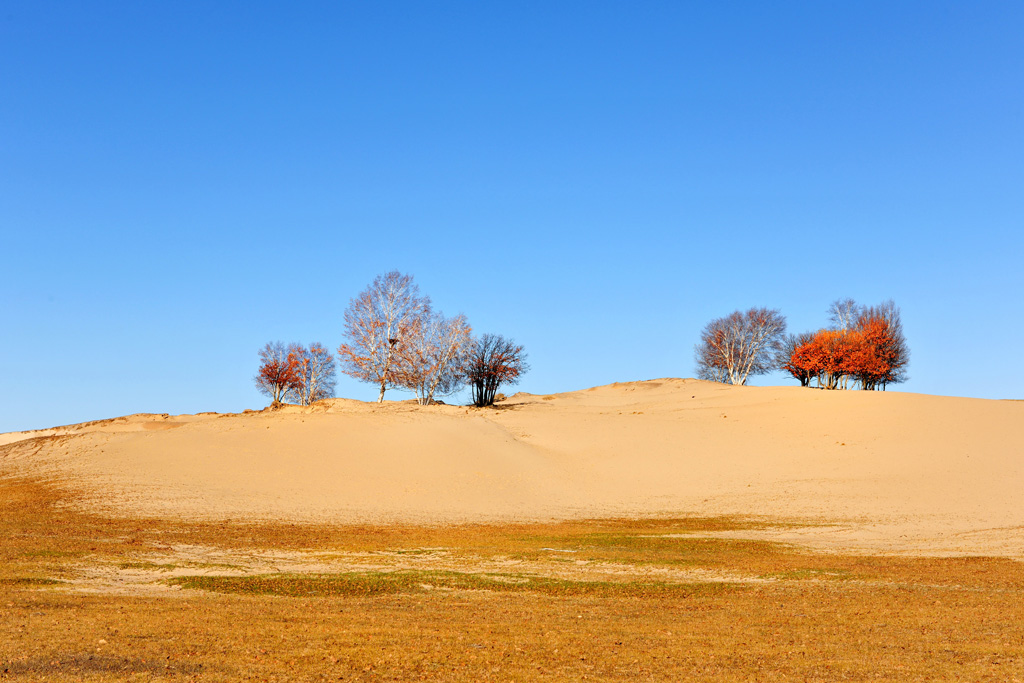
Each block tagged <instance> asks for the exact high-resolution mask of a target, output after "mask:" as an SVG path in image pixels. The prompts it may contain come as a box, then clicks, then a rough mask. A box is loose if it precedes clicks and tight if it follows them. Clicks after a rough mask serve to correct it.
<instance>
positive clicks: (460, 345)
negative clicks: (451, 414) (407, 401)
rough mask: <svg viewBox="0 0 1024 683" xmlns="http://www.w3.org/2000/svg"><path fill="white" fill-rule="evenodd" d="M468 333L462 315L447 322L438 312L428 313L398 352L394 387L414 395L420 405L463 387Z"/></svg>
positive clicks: (468, 340) (468, 328)
mask: <svg viewBox="0 0 1024 683" xmlns="http://www.w3.org/2000/svg"><path fill="white" fill-rule="evenodd" d="M471 332H472V329H471V328H470V326H469V323H468V322H467V321H466V316H464V315H457V316H455V317H454V318H446V317H445V316H444V314H442V313H440V312H437V313H433V312H431V313H428V314H427V315H426V316H424V323H423V325H422V327H421V328H420V330H419V334H417V335H416V336H415V337H413V338H411V339H409V340H408V341H407V342H406V343H405V344H403V345H402V346H401V347H400V348H399V353H400V355H401V363H400V368H401V370H400V371H399V372H398V376H397V384H399V385H400V386H402V387H404V388H406V389H409V390H411V391H413V392H414V393H415V394H416V401H417V402H418V403H419V404H420V405H430V404H431V402H432V401H433V400H434V396H445V395H447V394H451V393H454V392H456V391H458V390H459V388H460V387H461V386H462V385H464V384H465V383H466V372H465V371H466V361H467V358H468V352H469V348H470V345H471V343H472V340H471V338H470V334H471Z"/></svg>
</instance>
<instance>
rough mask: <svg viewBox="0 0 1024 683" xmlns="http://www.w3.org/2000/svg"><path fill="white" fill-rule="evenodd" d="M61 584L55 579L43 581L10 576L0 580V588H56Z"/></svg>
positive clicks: (36, 578)
mask: <svg viewBox="0 0 1024 683" xmlns="http://www.w3.org/2000/svg"><path fill="white" fill-rule="evenodd" d="M60 583H63V581H58V580H57V579H44V578H41V577H38V576H10V577H3V578H0V586H21V587H30V586H56V585H57V584H60Z"/></svg>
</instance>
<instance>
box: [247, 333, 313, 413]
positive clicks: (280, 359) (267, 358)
mask: <svg viewBox="0 0 1024 683" xmlns="http://www.w3.org/2000/svg"><path fill="white" fill-rule="evenodd" d="M300 348H301V347H299V346H298V345H296V344H289V345H288V347H287V348H285V346H284V344H282V343H281V342H269V343H267V345H266V346H264V347H263V348H262V349H261V350H260V367H259V370H258V371H257V373H256V377H254V378H253V379H254V381H255V382H256V389H257V390H259V392H260V393H261V394H263V395H264V396H268V397H269V398H270V400H271V404H272V405H276V404H278V403H281V402H282V401H284V399H285V397H286V396H287V395H288V394H289V393H290V392H292V391H295V390H296V389H297V388H298V387H299V386H300V384H301V381H302V380H301V378H300V376H299V361H298V351H299V349H300Z"/></svg>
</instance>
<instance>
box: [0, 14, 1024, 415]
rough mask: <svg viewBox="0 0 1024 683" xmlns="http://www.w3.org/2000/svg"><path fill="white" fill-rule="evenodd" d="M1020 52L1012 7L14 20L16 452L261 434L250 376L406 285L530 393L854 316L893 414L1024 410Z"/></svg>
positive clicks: (11, 338) (3, 130) (10, 264)
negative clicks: (395, 274)
mask: <svg viewBox="0 0 1024 683" xmlns="http://www.w3.org/2000/svg"><path fill="white" fill-rule="evenodd" d="M773 5H784V6H773ZM1022 35H1024V5H1021V4H1020V3H1016V2H1006V3H994V2H992V3H990V2H980V3H943V2H927V3H925V2H919V3H914V2H901V3H890V2H864V3H818V2H814V3H755V2H749V3H743V2H737V3H710V2H708V3H687V2H663V3H659V2H643V3H625V2H586V3H582V2H581V3H570V2H563V3H550V2H516V3H480V2H464V3H459V2H445V3H415V2H408V3H386V2H380V3H333V2H332V3H327V2H324V3H261V2H255V3H254V2H237V3H231V2H219V3H194V2H176V3H163V4H159V3H138V2H96V3H76V2H46V1H45V0H42V1H35V0H34V1H32V2H7V3H4V4H3V6H2V7H0V253H2V254H3V257H4V258H3V263H4V266H3V268H2V269H0V306H2V321H3V323H2V327H0V359H2V360H3V362H4V364H5V366H6V368H7V372H6V373H5V374H6V377H7V381H6V382H5V386H4V391H3V392H2V394H0V431H9V430H20V429H31V428H40V427H47V426H52V425H55V424H64V423H70V422H77V421H82V420H90V419H98V418H104V417H112V416H115V415H121V414H127V413H132V412H169V413H180V412H197V411H204V410H214V411H238V410H242V409H244V408H259V407H262V406H263V405H265V400H264V399H263V397H262V396H260V395H259V394H258V393H257V392H256V390H255V389H254V388H253V385H252V381H251V378H252V375H253V374H254V373H255V370H256V364H257V351H258V349H259V348H260V347H261V346H262V345H263V344H264V343H265V342H267V341H272V340H282V341H285V342H287V341H301V342H306V343H308V342H311V341H320V342H322V343H324V344H326V345H328V346H329V347H331V348H335V347H337V345H338V344H339V343H341V341H342V338H341V332H342V313H343V311H344V309H345V306H346V305H347V303H348V301H349V299H350V298H351V297H353V296H355V295H356V294H357V293H358V292H359V291H360V290H361V289H362V288H363V287H365V286H366V285H367V284H368V283H369V282H370V281H371V280H372V279H373V277H374V276H375V275H377V274H379V273H383V272H385V271H387V270H391V269H398V270H401V271H403V272H408V273H411V274H413V275H414V276H415V278H416V281H417V282H418V284H419V285H420V287H421V289H422V291H423V292H424V293H427V294H429V295H430V296H431V298H432V299H433V301H434V303H435V306H436V307H437V308H440V309H441V310H443V311H445V312H446V313H449V314H453V313H458V312H462V313H465V314H466V315H467V316H468V318H469V320H470V323H471V324H472V325H473V326H474V328H475V329H476V330H477V331H479V332H496V333H501V334H505V335H507V336H511V337H513V338H515V339H516V340H517V341H519V342H521V343H523V344H524V345H525V346H526V347H527V350H528V352H529V354H530V362H531V365H532V371H531V372H530V373H529V374H528V375H527V376H526V377H525V378H524V380H523V382H522V384H521V386H520V387H519V388H520V389H522V390H525V391H531V392H535V393H548V392H556V391H567V390H573V389H580V388H584V387H588V386H593V385H598V384H605V383H609V382H615V381H630V380H639V379H648V378H653V377H664V376H692V374H693V373H694V369H693V345H694V343H695V342H696V340H697V337H698V335H699V332H700V329H701V328H702V327H703V326H704V324H705V323H707V322H708V320H710V319H711V318H714V317H717V316H721V315H725V314H727V313H729V312H731V311H732V310H735V309H737V308H748V307H750V306H770V307H775V308H779V309H781V310H782V312H783V313H784V314H786V316H787V317H788V320H789V327H790V330H791V331H794V332H800V331H805V330H812V329H817V328H819V327H821V326H823V325H824V324H825V323H826V313H825V311H826V308H827V307H828V305H829V303H830V302H831V301H833V300H834V299H837V298H840V297H853V298H855V299H857V300H858V301H861V302H863V303H879V302H881V301H883V300H885V299H889V298H892V299H894V300H895V301H896V303H897V304H898V305H899V306H900V307H901V309H902V312H903V319H904V324H905V331H906V335H907V338H908V342H909V345H910V349H911V365H910V368H909V374H910V377H911V380H910V381H909V382H907V383H906V384H905V385H902V386H901V387H900V390H903V391H914V392H922V393H935V394H948V395H960V396H976V397H984V398H1015V397H1021V395H1022V393H1024V391H1022V389H1021V384H1022V382H1024V366H1022V364H1020V363H1009V364H1007V365H1005V366H1003V365H1000V364H998V363H997V364H996V365H994V366H993V365H992V363H993V362H995V361H996V360H999V361H1000V362H1002V361H1003V360H1004V359H1006V358H1015V357H1016V356H1017V355H1018V353H1019V350H1020V347H1021V342H1020V340H1021V339H1022V338H1024V315H1022V313H1024V311H1022V307H1024V306H1022V303H1021V292H1022V291H1024V276H1022V274H1021V273H1022V271H1024V269H1022V268H1021V267H1020V263H1019V262H1020V260H1021V256H1022V253H1024V237H1022V228H1024V125H1022V123H1024V46H1022V43H1021V40H1020V36H1022ZM980 368H983V369H980ZM755 383H758V384H775V383H780V384H784V383H789V382H787V381H786V380H785V378H783V377H782V376H781V375H775V376H766V377H761V378H757V379H756V380H755ZM338 393H339V395H341V396H348V397H354V398H361V399H372V398H374V397H375V390H374V389H373V387H371V386H368V385H363V384H359V383H356V382H354V381H352V380H347V379H343V380H342V381H340V382H339V385H338ZM389 396H391V397H395V398H399V397H407V396H405V395H402V394H400V393H397V392H396V393H393V394H389Z"/></svg>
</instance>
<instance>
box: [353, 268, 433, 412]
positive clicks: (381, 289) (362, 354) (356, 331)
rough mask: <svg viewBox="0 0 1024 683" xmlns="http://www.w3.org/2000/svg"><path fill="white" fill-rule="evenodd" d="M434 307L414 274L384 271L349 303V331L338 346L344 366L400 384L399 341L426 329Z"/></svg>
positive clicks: (384, 383) (388, 384) (383, 384)
mask: <svg viewBox="0 0 1024 683" xmlns="http://www.w3.org/2000/svg"><path fill="white" fill-rule="evenodd" d="M429 311H430V298H429V297H426V296H420V293H419V287H418V286H417V285H416V284H415V283H414V282H413V281H412V276H411V275H403V274H402V273H399V272H398V271H397V270H393V271H391V272H390V273H386V274H384V275H378V276H377V277H376V278H374V280H373V283H372V284H370V286H369V287H367V288H366V289H365V290H363V292H362V293H360V294H359V296H357V297H355V298H354V299H352V300H351V301H350V302H349V305H348V308H347V309H345V337H346V339H347V342H346V343H344V344H342V345H341V346H340V347H338V362H339V364H340V366H341V371H342V372H343V373H345V374H346V375H349V376H351V377H355V378H356V379H358V380H362V381H364V382H371V383H374V384H376V385H377V386H379V387H380V393H379V395H378V396H377V402H378V403H383V401H384V392H385V391H386V390H387V389H389V388H392V387H394V386H397V380H398V379H399V376H400V375H401V373H402V370H403V369H402V368H401V362H402V357H401V354H400V353H399V350H398V347H399V346H400V345H402V344H404V343H407V342H408V341H410V340H411V339H414V338H415V337H416V335H418V334H420V332H421V330H422V328H423V326H424V322H425V318H426V316H427V315H428V314H429Z"/></svg>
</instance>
